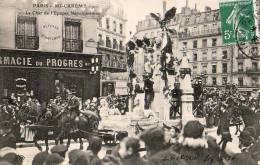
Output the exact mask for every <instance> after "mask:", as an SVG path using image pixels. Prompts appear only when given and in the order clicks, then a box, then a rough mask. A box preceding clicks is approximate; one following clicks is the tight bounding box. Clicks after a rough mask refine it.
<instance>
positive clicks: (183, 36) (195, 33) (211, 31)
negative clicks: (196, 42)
mask: <svg viewBox="0 0 260 165" xmlns="http://www.w3.org/2000/svg"><path fill="white" fill-rule="evenodd" d="M220 33H221V30H220V28H216V29H207V30H198V31H192V32H190V31H188V32H179V33H178V36H179V38H180V39H190V38H196V37H199V36H211V35H218V34H220Z"/></svg>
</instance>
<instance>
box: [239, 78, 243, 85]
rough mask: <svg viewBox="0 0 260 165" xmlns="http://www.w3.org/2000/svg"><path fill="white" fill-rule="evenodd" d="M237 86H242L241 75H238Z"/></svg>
mask: <svg viewBox="0 0 260 165" xmlns="http://www.w3.org/2000/svg"><path fill="white" fill-rule="evenodd" d="M238 86H244V79H243V77H238Z"/></svg>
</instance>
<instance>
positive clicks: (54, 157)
mask: <svg viewBox="0 0 260 165" xmlns="http://www.w3.org/2000/svg"><path fill="white" fill-rule="evenodd" d="M63 161H64V158H63V157H62V156H60V155H59V154H57V153H53V154H50V155H49V156H48V157H47V159H46V162H45V165H53V164H59V163H62V162H63Z"/></svg>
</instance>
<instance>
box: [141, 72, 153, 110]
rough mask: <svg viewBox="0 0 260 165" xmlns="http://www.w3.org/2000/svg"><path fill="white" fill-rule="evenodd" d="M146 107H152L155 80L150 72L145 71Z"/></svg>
mask: <svg viewBox="0 0 260 165" xmlns="http://www.w3.org/2000/svg"><path fill="white" fill-rule="evenodd" d="M143 78H144V104H145V105H144V109H150V106H151V103H152V102H153V99H154V90H153V84H154V82H153V80H152V78H151V75H150V74H149V73H145V74H144V76H143Z"/></svg>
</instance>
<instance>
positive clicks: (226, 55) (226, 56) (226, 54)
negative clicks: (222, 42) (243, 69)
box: [222, 50, 228, 59]
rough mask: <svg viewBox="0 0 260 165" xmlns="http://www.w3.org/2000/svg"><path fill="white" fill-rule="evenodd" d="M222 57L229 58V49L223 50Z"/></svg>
mask: <svg viewBox="0 0 260 165" xmlns="http://www.w3.org/2000/svg"><path fill="white" fill-rule="evenodd" d="M222 54H223V55H222V59H227V58H228V52H227V50H223V51H222Z"/></svg>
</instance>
